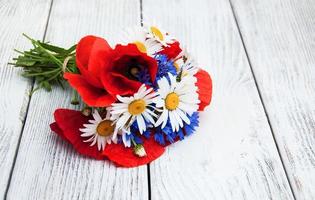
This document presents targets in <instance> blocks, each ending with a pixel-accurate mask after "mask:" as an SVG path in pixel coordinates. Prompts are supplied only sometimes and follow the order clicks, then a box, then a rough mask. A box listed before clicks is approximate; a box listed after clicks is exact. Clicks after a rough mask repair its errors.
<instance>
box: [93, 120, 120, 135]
mask: <svg viewBox="0 0 315 200" xmlns="http://www.w3.org/2000/svg"><path fill="white" fill-rule="evenodd" d="M112 123H113V122H112V121H110V120H104V121H101V122H100V123H99V124H98V125H97V128H96V132H97V134H98V135H100V136H109V135H111V134H112V133H113V132H114V130H115V125H112Z"/></svg>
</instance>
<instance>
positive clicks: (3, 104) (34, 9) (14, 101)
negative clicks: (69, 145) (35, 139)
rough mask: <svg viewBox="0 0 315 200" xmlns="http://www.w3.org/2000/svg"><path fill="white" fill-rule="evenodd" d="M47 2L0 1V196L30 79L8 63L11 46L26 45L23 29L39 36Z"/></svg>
mask: <svg viewBox="0 0 315 200" xmlns="http://www.w3.org/2000/svg"><path fill="white" fill-rule="evenodd" d="M49 7H50V1H45V0H29V1H27V2H26V1H16V0H10V1H1V2H0V32H1V34H0V44H1V45H0V94H1V97H0V113H1V114H0V136H1V139H0V177H1V178H0V199H3V197H4V195H5V190H6V188H7V183H8V181H9V177H10V172H11V169H12V165H13V162H14V157H15V152H16V149H17V146H18V142H19V138H20V133H21V129H22V125H23V121H24V119H25V115H26V109H27V105H28V102H29V95H28V93H29V90H30V88H31V84H32V81H31V80H27V79H24V78H22V77H21V76H20V75H19V73H20V70H19V69H14V68H13V67H11V66H8V64H7V63H8V62H10V61H11V58H12V57H13V55H16V54H15V53H13V49H14V48H17V49H24V48H29V47H30V46H31V45H30V44H29V42H28V41H27V40H26V39H24V38H23V37H22V33H23V32H26V33H29V34H30V35H32V36H35V37H37V38H39V39H41V38H42V37H43V35H44V31H45V26H46V22H47V17H48V12H49Z"/></svg>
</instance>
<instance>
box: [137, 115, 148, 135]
mask: <svg viewBox="0 0 315 200" xmlns="http://www.w3.org/2000/svg"><path fill="white" fill-rule="evenodd" d="M137 124H138V127H139V131H140V134H142V133H143V131H145V130H146V126H145V122H144V119H143V117H142V115H138V116H137Z"/></svg>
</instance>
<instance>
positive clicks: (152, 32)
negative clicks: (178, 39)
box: [147, 26, 175, 46]
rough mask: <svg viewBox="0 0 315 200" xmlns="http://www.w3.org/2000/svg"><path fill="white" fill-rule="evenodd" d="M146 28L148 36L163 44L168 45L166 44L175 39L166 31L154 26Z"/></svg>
mask: <svg viewBox="0 0 315 200" xmlns="http://www.w3.org/2000/svg"><path fill="white" fill-rule="evenodd" d="M147 30H148V37H149V38H152V39H154V40H156V41H158V42H159V43H161V44H162V45H163V46H168V44H171V43H173V42H174V41H175V38H172V37H171V36H170V34H169V33H168V32H165V31H162V30H161V29H159V28H157V27H156V26H148V27H147Z"/></svg>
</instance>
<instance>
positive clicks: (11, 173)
mask: <svg viewBox="0 0 315 200" xmlns="http://www.w3.org/2000/svg"><path fill="white" fill-rule="evenodd" d="M53 2H54V0H51V1H50V7H49V11H48V15H47V19H46V25H45V29H44V35H43V37H42V41H45V38H46V34H47V29H48V24H49V19H50V14H51V10H52V6H53ZM34 85H35V78H33V79H32V83H31V88H30V92H31V91H33V89H34ZM31 99H32V95H30V97H29V98H28V102H27V105H26V111H25V116H24V119H23V125H22V129H21V132H20V136H19V139H18V143H17V146H16V150H15V154H14V158H13V163H12V167H11V171H10V174H9V180H8V183H7V187H6V189H5V192H4V199H7V195H8V191H9V188H10V184H11V179H12V175H13V171H14V166H15V163H16V159H17V156H18V154H19V148H20V144H21V139H22V135H23V132H24V127H25V122H26V120H27V116H28V111H29V107H30V103H31Z"/></svg>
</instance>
